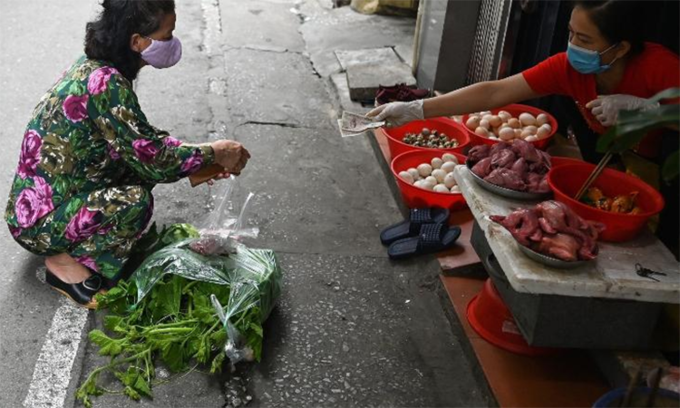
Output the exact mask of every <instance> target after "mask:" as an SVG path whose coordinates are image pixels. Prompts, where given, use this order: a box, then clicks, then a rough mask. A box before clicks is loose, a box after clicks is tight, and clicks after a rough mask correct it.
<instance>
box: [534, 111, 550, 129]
mask: <svg viewBox="0 0 680 408" xmlns="http://www.w3.org/2000/svg"><path fill="white" fill-rule="evenodd" d="M549 121H550V119H549V118H548V115H546V114H545V113H541V114H539V115H538V116H536V125H538V126H541V125H545V124H546V123H548V122H549Z"/></svg>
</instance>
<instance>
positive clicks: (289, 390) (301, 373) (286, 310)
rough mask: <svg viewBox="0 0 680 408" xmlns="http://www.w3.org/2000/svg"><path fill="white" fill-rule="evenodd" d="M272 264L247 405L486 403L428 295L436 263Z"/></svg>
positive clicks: (302, 260)
mask: <svg viewBox="0 0 680 408" xmlns="http://www.w3.org/2000/svg"><path fill="white" fill-rule="evenodd" d="M280 259H281V262H282V265H283V267H284V270H285V275H284V287H283V294H282V298H281V301H280V303H279V307H278V309H277V310H275V312H274V313H273V315H272V317H271V318H270V320H269V321H268V322H267V323H266V326H265V348H266V351H265V354H264V356H265V357H264V359H263V361H262V362H261V363H260V364H257V365H254V366H251V367H249V368H248V367H245V368H244V369H245V375H242V376H244V377H248V378H250V382H249V384H248V386H247V387H248V389H249V394H250V395H252V396H253V397H254V398H255V399H254V401H253V403H252V404H251V405H250V406H252V407H290V406H298V407H312V406H363V407H368V406H381V407H406V406H408V407H425V406H428V407H434V406H441V407H444V406H446V407H451V406H488V404H489V402H488V401H487V400H486V398H485V397H484V394H483V393H482V392H481V391H480V388H479V387H478V386H477V385H476V384H475V383H474V380H472V378H473V376H472V375H471V369H470V366H469V363H468V362H467V361H465V359H464V358H462V354H461V353H460V351H459V349H460V344H459V342H458V339H457V338H455V337H454V336H453V335H452V333H451V328H450V325H449V323H448V322H447V321H446V318H445V317H444V315H443V312H442V309H441V304H440V303H439V299H438V297H437V295H436V294H435V293H434V291H433V289H434V287H435V285H440V282H439V280H438V278H437V270H438V267H437V264H436V262H422V261H421V262H419V263H417V264H416V263H409V264H406V265H397V264H394V263H391V262H390V261H388V260H386V259H378V258H365V257H354V256H349V257H344V256H342V257H338V256H332V255H331V256H329V255H327V254H319V255H311V254H306V255H297V254H281V256H280ZM301 287H304V290H300V288H301ZM425 316H427V318H424V317H425Z"/></svg>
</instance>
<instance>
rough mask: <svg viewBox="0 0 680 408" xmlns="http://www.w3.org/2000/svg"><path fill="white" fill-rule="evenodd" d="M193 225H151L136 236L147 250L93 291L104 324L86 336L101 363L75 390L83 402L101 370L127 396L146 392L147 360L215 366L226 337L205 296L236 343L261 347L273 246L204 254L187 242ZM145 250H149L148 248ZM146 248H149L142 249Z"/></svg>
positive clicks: (96, 390)
mask: <svg viewBox="0 0 680 408" xmlns="http://www.w3.org/2000/svg"><path fill="white" fill-rule="evenodd" d="M197 236H198V233H197V231H196V229H195V228H193V227H192V226H190V225H188V224H178V225H174V226H171V227H169V228H164V229H163V230H162V231H161V232H160V233H158V232H157V229H156V226H155V225H153V226H152V227H151V229H150V230H149V233H147V234H146V235H145V236H144V237H143V238H142V239H141V240H140V241H138V248H137V251H138V254H139V255H142V254H144V252H145V251H148V252H146V253H147V256H146V259H143V261H142V262H140V264H141V265H140V267H139V268H138V269H137V270H136V271H135V274H134V276H133V278H132V279H130V280H129V281H120V282H119V283H118V285H117V286H116V287H114V288H113V289H111V290H109V291H108V292H107V293H106V294H100V295H97V301H98V309H100V310H102V309H106V310H108V314H107V315H106V316H105V317H104V329H105V330H106V332H104V331H102V330H93V331H91V332H90V334H89V338H90V341H91V342H92V343H94V344H96V345H97V346H98V347H99V354H101V355H104V356H108V357H110V360H109V362H108V364H105V365H103V366H101V367H98V368H96V369H94V370H93V371H92V372H91V373H90V374H89V376H88V377H87V379H86V380H85V381H84V382H83V384H82V385H81V386H80V388H79V389H78V391H77V393H76V398H78V399H79V400H81V401H82V402H83V404H84V405H85V406H86V407H90V406H91V405H92V402H91V400H90V398H91V397H93V396H98V395H101V394H103V393H105V392H112V391H109V390H105V389H104V388H103V387H101V386H99V385H98V380H99V375H100V374H101V373H102V372H106V371H108V372H111V373H113V375H114V376H115V378H117V379H118V381H119V382H120V387H121V389H120V390H119V391H114V392H118V393H122V394H124V395H127V396H128V397H129V398H131V399H133V400H138V399H140V398H141V397H148V398H152V396H153V392H152V389H153V386H154V385H156V384H158V383H159V382H158V381H156V380H155V373H156V369H155V363H154V362H160V363H162V364H163V365H165V366H166V367H167V368H168V369H170V370H171V371H172V372H174V373H180V372H186V371H189V370H191V369H192V367H195V366H196V365H197V364H202V365H206V366H209V367H210V372H211V373H217V372H220V371H221V370H222V365H223V363H224V361H225V359H226V358H227V354H226V350H225V346H226V345H227V344H228V342H230V341H231V342H234V341H236V339H229V335H228V334H227V330H226V328H225V325H224V323H223V322H222V321H221V320H220V319H219V317H218V315H217V312H216V310H215V308H214V306H213V304H212V302H211V300H210V296H211V295H215V297H216V298H217V300H218V301H219V303H220V304H222V305H224V306H225V310H224V312H225V314H226V316H227V319H228V321H229V325H230V327H233V328H234V329H235V331H236V332H237V333H238V334H237V337H238V338H239V339H240V341H241V343H242V344H237V345H236V346H237V347H239V348H243V347H245V348H249V349H250V350H252V353H251V354H252V357H253V359H254V360H256V361H259V360H260V357H261V355H262V340H263V336H264V333H263V330H262V322H264V320H265V319H266V318H267V316H268V315H269V313H270V311H271V309H272V308H273V307H274V304H275V302H276V300H277V299H278V297H279V295H280V279H281V271H280V269H279V267H278V262H277V260H276V257H275V256H274V254H273V252H271V251H268V250H259V249H249V248H245V247H243V248H241V249H240V250H239V251H237V253H236V254H233V255H231V256H230V257H228V258H227V257H220V256H211V257H205V256H202V255H198V254H195V253H193V252H192V251H190V250H189V249H188V243H189V242H191V241H190V240H189V241H187V238H192V237H193V238H195V237H197ZM152 252H153V253H152ZM149 254H150V255H149Z"/></svg>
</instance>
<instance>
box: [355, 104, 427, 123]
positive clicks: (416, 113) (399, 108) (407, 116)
mask: <svg viewBox="0 0 680 408" xmlns="http://www.w3.org/2000/svg"><path fill="white" fill-rule="evenodd" d="M366 116H368V117H369V118H373V117H375V118H374V119H375V120H377V121H382V120H384V121H386V122H387V126H388V127H396V126H402V125H405V124H407V123H409V122H412V121H414V120H423V118H424V117H423V100H422V99H419V100H416V101H411V102H392V103H388V104H385V105H381V106H378V107H377V108H375V109H373V110H372V111H370V112H368V114H367V115H366Z"/></svg>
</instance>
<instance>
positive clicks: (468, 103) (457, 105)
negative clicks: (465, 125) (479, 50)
mask: <svg viewBox="0 0 680 408" xmlns="http://www.w3.org/2000/svg"><path fill="white" fill-rule="evenodd" d="M539 96H540V95H539V94H537V93H535V92H534V91H533V90H532V89H531V87H529V84H528V83H527V81H526V80H525V79H524V76H523V75H522V74H516V75H513V76H511V77H508V78H504V79H500V80H497V81H486V82H479V83H476V84H473V85H470V86H466V87H465V88H461V89H458V90H455V91H453V92H449V93H447V94H445V95H442V96H438V97H435V98H431V99H426V100H425V101H424V102H423V113H424V117H425V118H432V117H438V116H452V115H462V114H465V113H471V112H479V111H485V110H491V109H494V108H498V107H501V106H505V105H508V104H511V103H516V102H520V101H524V100H527V99H533V98H537V97H539Z"/></svg>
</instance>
